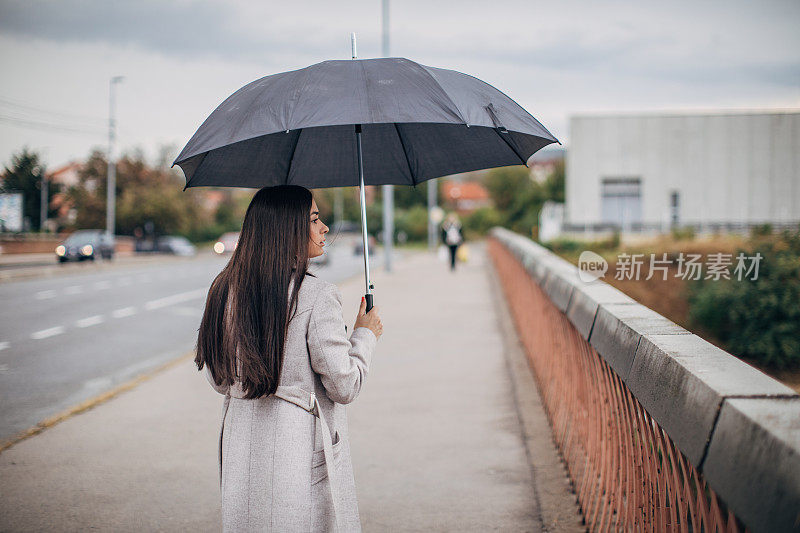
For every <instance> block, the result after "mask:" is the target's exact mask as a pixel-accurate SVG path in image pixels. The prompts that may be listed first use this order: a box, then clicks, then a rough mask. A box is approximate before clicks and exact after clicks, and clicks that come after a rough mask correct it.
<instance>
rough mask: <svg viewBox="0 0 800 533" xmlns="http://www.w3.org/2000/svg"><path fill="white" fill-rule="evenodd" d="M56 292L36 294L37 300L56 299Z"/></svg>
mask: <svg viewBox="0 0 800 533" xmlns="http://www.w3.org/2000/svg"><path fill="white" fill-rule="evenodd" d="M55 296H56V291H53V290H50V291H39V292H37V293H36V299H37V300H47V299H48V298H55Z"/></svg>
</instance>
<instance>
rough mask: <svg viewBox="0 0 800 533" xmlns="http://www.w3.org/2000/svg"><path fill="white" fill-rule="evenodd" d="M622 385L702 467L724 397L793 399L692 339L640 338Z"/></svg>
mask: <svg viewBox="0 0 800 533" xmlns="http://www.w3.org/2000/svg"><path fill="white" fill-rule="evenodd" d="M626 384H627V385H628V388H629V389H630V390H631V392H632V393H633V395H634V396H636V398H637V399H638V400H639V403H641V404H642V407H644V408H645V410H647V412H648V413H650V416H652V417H653V419H654V420H655V421H656V422H658V424H659V425H660V426H661V427H662V428H664V430H666V432H667V433H668V434H669V436H670V438H671V439H672V441H673V442H674V443H675V445H676V446H678V448H679V449H680V450H681V451H682V452H683V454H684V455H685V456H686V457H687V458H688V459H689V461H691V462H692V464H693V465H695V466H696V467H699V466H700V465H701V463H702V460H703V456H704V454H705V451H706V446H707V444H708V441H709V439H710V437H711V432H712V431H713V429H714V423H715V421H716V418H717V413H718V410H719V408H720V405H722V401H723V400H724V399H725V398H728V397H731V396H758V397H764V396H786V397H790V396H797V395H796V393H795V392H794V391H793V390H792V389H790V388H789V387H786V386H785V385H782V384H781V383H779V382H777V381H775V380H774V379H772V378H771V377H769V376H767V375H766V374H763V373H762V372H760V371H758V370H756V369H755V368H753V367H751V366H750V365H748V364H746V363H744V362H742V361H740V360H739V359H737V358H735V357H733V356H731V355H730V354H729V353H727V352H725V351H723V350H721V349H719V348H717V347H716V346H714V345H713V344H711V343H710V342H707V341H705V340H703V339H701V338H700V337H698V336H697V335H692V334H689V335H644V336H642V338H641V340H640V341H639V347H638V349H637V350H636V354H635V356H634V361H633V365H632V366H631V369H630V372H629V373H628V377H627V380H626Z"/></svg>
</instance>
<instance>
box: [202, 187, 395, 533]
mask: <svg viewBox="0 0 800 533" xmlns="http://www.w3.org/2000/svg"><path fill="white" fill-rule="evenodd" d="M327 232H328V227H327V226H325V224H323V223H322V221H321V220H320V219H319V209H317V204H316V202H315V201H314V199H313V198H312V196H311V193H310V192H309V191H308V190H307V189H304V188H303V187H297V186H294V185H281V186H278V187H266V188H263V189H261V190H260V191H258V192H257V193H256V195H255V196H254V197H253V200H252V201H251V202H250V206H249V207H248V209H247V213H246V214H245V217H244V222H243V224H242V232H241V235H240V237H239V243H238V245H237V247H236V250H235V251H234V253H233V256H232V257H231V260H230V262H229V263H228V265H227V266H226V267H225V268H224V269H223V270H222V272H221V273H220V274H219V275H218V276H217V278H216V279H215V280H214V282H213V283H212V284H211V289H210V290H209V293H208V298H207V300H206V308H205V312H204V314H203V319H202V322H201V324H200V330H199V334H198V340H197V357H196V358H195V362H196V363H197V367H198V369H200V370H202V369H203V367H204V366H205V368H206V376H207V378H208V380H209V382H210V383H211V384H212V386H213V387H214V389H215V390H216V391H217V392H219V393H221V394H225V400H224V402H223V416H222V428H221V430H220V443H219V465H220V484H221V489H222V525H223V529H224V530H225V531H359V530H360V528H361V525H360V522H359V517H358V505H357V502H356V492H355V483H354V480H353V470H352V463H351V461H350V442H349V439H348V431H347V418H346V414H345V408H344V405H343V404H346V403H350V402H352V401H353V400H354V399H355V398H356V396H358V394H359V392H360V391H361V387H362V386H363V384H364V379H365V378H366V376H367V372H368V371H369V365H370V360H371V358H372V352H373V350H374V348H375V343H376V342H377V339H378V337H380V335H381V334H382V332H383V325H382V324H381V320H380V318H379V316H378V311H377V308H373V309H372V310H371V311H370V312H369V313H365V309H366V304H365V303H364V300H363V298H362V301H361V307H360V309H359V311H358V316H357V318H356V323H355V326H354V327H353V333H352V335H350V338H349V339H348V337H347V335H346V329H347V328H346V326H345V324H344V320H343V318H342V303H341V295H340V293H339V290H338V288H337V287H336V285H333V284H331V283H328V282H325V281H322V280H320V279H318V278H316V277H314V276H313V275H311V274H310V273H308V272H307V268H308V259H309V258H310V257H316V256H318V255H321V254H322V253H323V247H324V246H325V234H326V233H327Z"/></svg>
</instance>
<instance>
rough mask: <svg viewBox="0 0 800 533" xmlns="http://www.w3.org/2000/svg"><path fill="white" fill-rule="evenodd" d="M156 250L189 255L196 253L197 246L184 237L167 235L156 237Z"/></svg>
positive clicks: (163, 252)
mask: <svg viewBox="0 0 800 533" xmlns="http://www.w3.org/2000/svg"><path fill="white" fill-rule="evenodd" d="M158 251H159V252H161V253H162V254H173V255H180V256H184V257H191V256H193V255H195V254H196V253H197V248H195V247H194V245H193V244H192V243H190V242H189V239H187V238H186V237H181V236H179V235H167V236H164V237H160V238H159V239H158Z"/></svg>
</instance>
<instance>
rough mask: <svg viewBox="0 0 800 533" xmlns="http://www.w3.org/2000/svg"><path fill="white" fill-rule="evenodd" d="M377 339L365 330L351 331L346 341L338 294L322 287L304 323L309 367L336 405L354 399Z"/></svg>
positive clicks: (327, 287)
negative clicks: (309, 360) (306, 329)
mask: <svg viewBox="0 0 800 533" xmlns="http://www.w3.org/2000/svg"><path fill="white" fill-rule="evenodd" d="M377 340H378V339H377V337H376V336H375V334H374V333H373V332H372V330H371V329H369V328H363V327H361V328H355V329H354V330H353V333H352V334H351V335H350V339H349V340H348V338H347V333H346V331H345V324H344V318H343V317H342V295H341V293H340V292H339V288H338V287H336V285H326V286H325V287H324V288H323V289H322V293H321V294H320V295H319V296H318V297H317V300H316V302H315V303H314V307H313V308H312V310H311V316H310V318H309V323H308V353H309V354H310V356H311V368H312V369H313V370H314V372H316V373H317V374H319V376H320V379H321V380H322V385H323V386H324V387H325V391H326V392H327V394H328V397H329V398H330V399H331V400H333V401H334V402H337V403H350V402H352V401H353V400H355V399H356V397H357V396H358V394H359V392H361V386H362V385H363V383H364V379H365V378H366V377H367V373H368V372H369V365H370V361H371V360H372V352H373V351H374V350H375V343H376V342H377Z"/></svg>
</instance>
